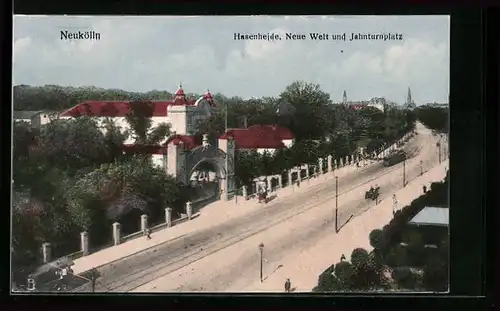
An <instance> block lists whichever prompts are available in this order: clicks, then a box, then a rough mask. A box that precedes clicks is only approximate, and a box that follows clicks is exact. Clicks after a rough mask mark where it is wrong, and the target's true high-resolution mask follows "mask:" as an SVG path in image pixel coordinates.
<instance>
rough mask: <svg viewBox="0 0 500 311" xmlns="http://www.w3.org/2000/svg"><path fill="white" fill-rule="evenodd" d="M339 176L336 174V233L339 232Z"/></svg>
mask: <svg viewBox="0 0 500 311" xmlns="http://www.w3.org/2000/svg"><path fill="white" fill-rule="evenodd" d="M338 219H339V177H338V176H335V233H338V232H339V221H338Z"/></svg>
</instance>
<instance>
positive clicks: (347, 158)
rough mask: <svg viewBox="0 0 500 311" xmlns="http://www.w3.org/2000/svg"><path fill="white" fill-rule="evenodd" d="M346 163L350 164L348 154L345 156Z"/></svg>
mask: <svg viewBox="0 0 500 311" xmlns="http://www.w3.org/2000/svg"><path fill="white" fill-rule="evenodd" d="M345 165H349V156H348V155H346V156H345Z"/></svg>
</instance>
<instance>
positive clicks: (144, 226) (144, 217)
mask: <svg viewBox="0 0 500 311" xmlns="http://www.w3.org/2000/svg"><path fill="white" fill-rule="evenodd" d="M147 229H148V215H146V214H142V215H141V230H142V232H143V233H144V234H146V230H147Z"/></svg>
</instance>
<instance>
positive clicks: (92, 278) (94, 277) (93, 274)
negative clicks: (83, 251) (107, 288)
mask: <svg viewBox="0 0 500 311" xmlns="http://www.w3.org/2000/svg"><path fill="white" fill-rule="evenodd" d="M90 281H91V282H92V283H91V284H92V292H93V293H94V292H95V283H96V281H97V269H96V268H92V271H91V273H90Z"/></svg>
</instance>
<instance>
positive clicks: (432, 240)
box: [407, 206, 449, 246]
mask: <svg viewBox="0 0 500 311" xmlns="http://www.w3.org/2000/svg"><path fill="white" fill-rule="evenodd" d="M407 227H408V228H409V229H413V230H416V231H417V232H419V233H420V234H421V235H422V238H423V240H424V243H425V244H426V245H428V246H431V245H439V244H440V243H441V242H442V241H443V238H445V237H446V236H449V208H448V207H430V206H428V207H424V208H423V209H422V210H421V211H420V212H419V213H418V214H417V215H415V216H414V217H413V218H412V219H411V220H410V221H409V222H408V224H407Z"/></svg>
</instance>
